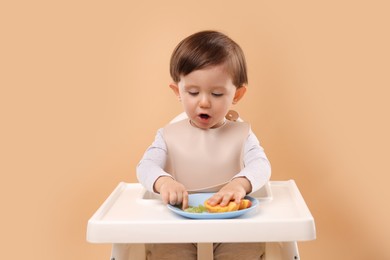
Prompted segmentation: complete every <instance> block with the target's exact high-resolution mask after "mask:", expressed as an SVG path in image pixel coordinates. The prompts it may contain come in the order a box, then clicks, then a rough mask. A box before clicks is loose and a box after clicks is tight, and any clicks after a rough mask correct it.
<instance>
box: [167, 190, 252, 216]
mask: <svg viewBox="0 0 390 260" xmlns="http://www.w3.org/2000/svg"><path fill="white" fill-rule="evenodd" d="M213 195H214V193H196V194H190V195H188V205H189V206H192V207H197V206H199V205H203V204H204V202H205V201H206V200H207V199H209V198H210V197H212V196H213ZM245 199H248V200H250V201H251V202H252V206H251V207H250V208H247V209H242V210H237V211H231V212H223V213H208V212H203V213H190V212H186V211H184V210H181V209H180V208H178V207H177V206H172V205H170V204H168V205H167V207H168V209H170V210H171V211H173V212H174V213H176V214H179V215H180V216H183V217H186V218H193V219H223V218H236V217H238V216H241V215H243V214H246V213H248V212H250V211H252V210H254V209H255V208H256V207H257V205H258V204H259V201H258V200H257V199H255V198H252V197H250V196H245Z"/></svg>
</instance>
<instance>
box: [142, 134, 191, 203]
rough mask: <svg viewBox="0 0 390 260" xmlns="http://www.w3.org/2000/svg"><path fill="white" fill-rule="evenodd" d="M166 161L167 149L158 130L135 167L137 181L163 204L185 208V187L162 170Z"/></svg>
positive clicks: (186, 198) (186, 197) (186, 196)
mask: <svg viewBox="0 0 390 260" xmlns="http://www.w3.org/2000/svg"><path fill="white" fill-rule="evenodd" d="M166 160H167V148H166V144H165V141H164V138H163V136H162V129H160V130H158V132H157V135H156V138H155V140H154V142H153V143H152V145H151V146H149V148H148V149H147V150H146V152H145V154H144V156H143V157H142V159H141V161H140V162H139V163H138V166H137V178H138V181H139V182H140V183H141V184H142V185H143V186H144V187H145V188H146V189H147V190H149V191H151V192H158V193H160V194H161V197H162V199H163V202H164V203H170V204H173V205H174V204H180V203H182V204H183V208H184V207H187V204H188V202H187V201H188V194H187V191H186V190H185V187H184V186H183V185H182V184H180V183H179V182H177V181H175V180H174V178H173V177H172V176H171V175H170V174H168V173H167V172H165V171H164V170H163V169H164V167H165V163H166Z"/></svg>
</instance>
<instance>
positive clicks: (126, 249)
mask: <svg viewBox="0 0 390 260" xmlns="http://www.w3.org/2000/svg"><path fill="white" fill-rule="evenodd" d="M145 258H146V257H145V245H144V244H113V245H112V252H111V258H110V259H111V260H130V259H131V260H145Z"/></svg>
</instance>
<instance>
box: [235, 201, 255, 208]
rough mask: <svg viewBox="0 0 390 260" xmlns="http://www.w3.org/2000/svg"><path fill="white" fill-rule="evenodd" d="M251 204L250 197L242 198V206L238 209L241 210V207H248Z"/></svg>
mask: <svg viewBox="0 0 390 260" xmlns="http://www.w3.org/2000/svg"><path fill="white" fill-rule="evenodd" d="M251 206H252V201H250V200H248V199H242V200H241V202H240V207H239V208H238V209H239V210H240V209H247V208H250V207H251Z"/></svg>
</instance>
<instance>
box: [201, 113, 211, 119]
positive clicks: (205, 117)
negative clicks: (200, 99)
mask: <svg viewBox="0 0 390 260" xmlns="http://www.w3.org/2000/svg"><path fill="white" fill-rule="evenodd" d="M199 117H200V118H202V119H209V118H210V116H209V115H208V114H200V115H199Z"/></svg>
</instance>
